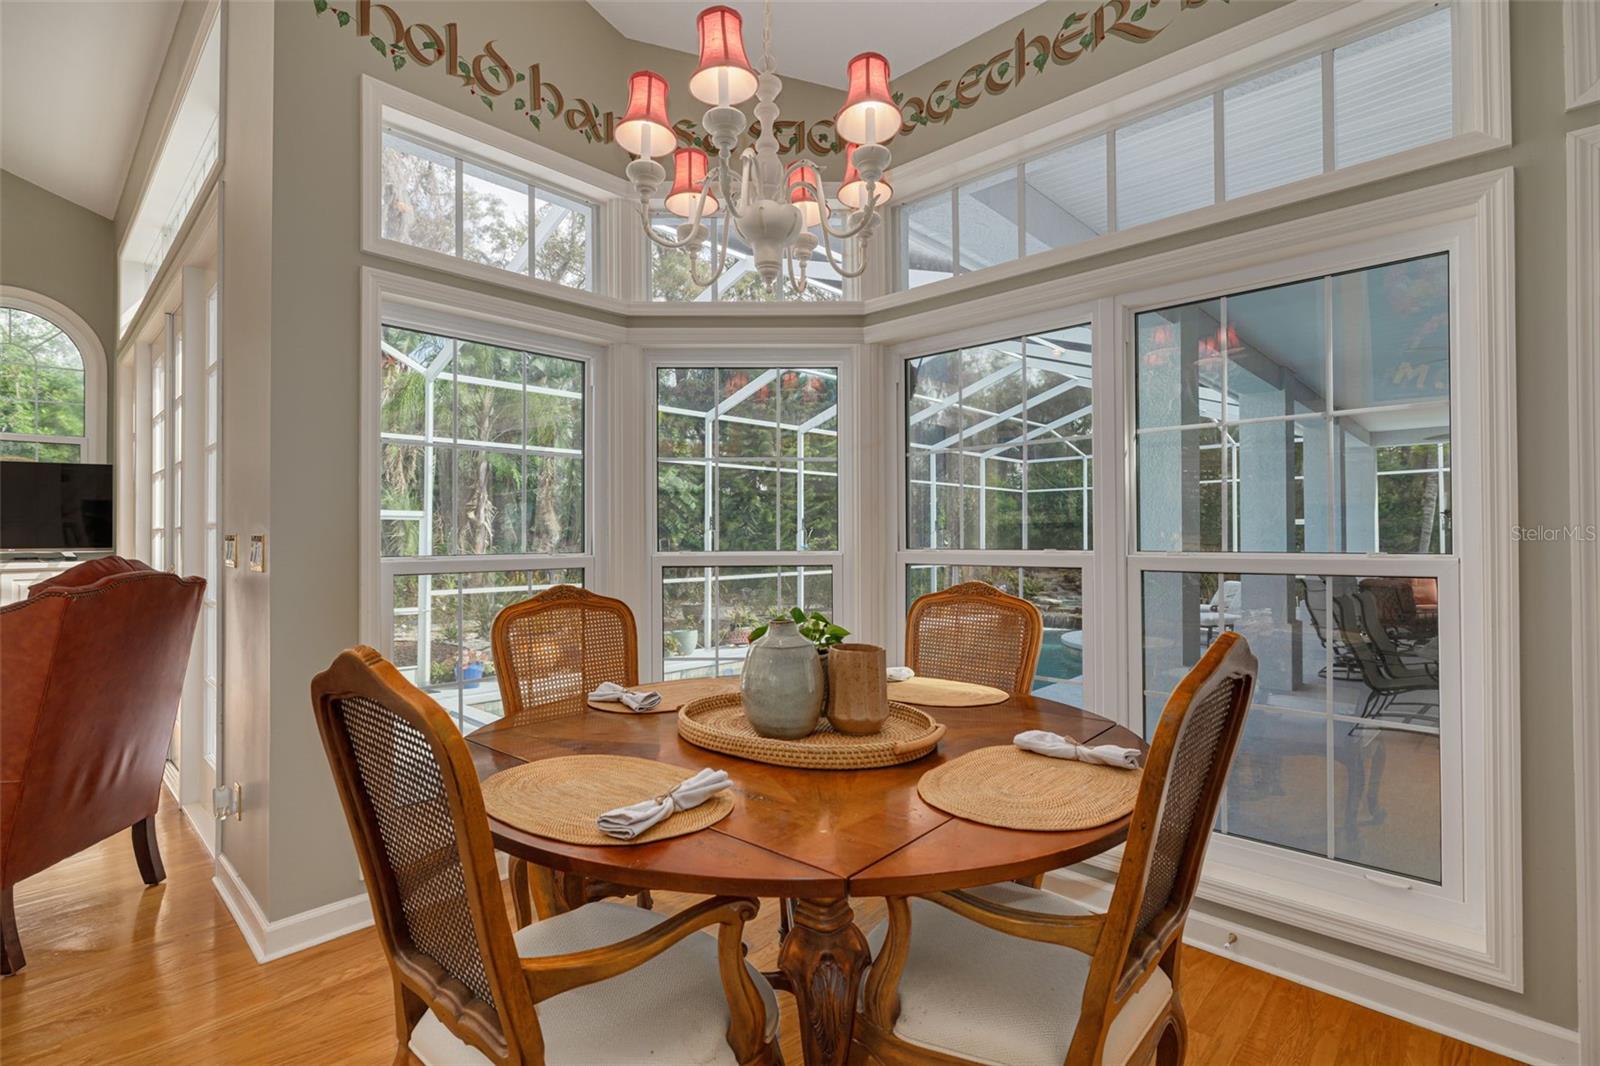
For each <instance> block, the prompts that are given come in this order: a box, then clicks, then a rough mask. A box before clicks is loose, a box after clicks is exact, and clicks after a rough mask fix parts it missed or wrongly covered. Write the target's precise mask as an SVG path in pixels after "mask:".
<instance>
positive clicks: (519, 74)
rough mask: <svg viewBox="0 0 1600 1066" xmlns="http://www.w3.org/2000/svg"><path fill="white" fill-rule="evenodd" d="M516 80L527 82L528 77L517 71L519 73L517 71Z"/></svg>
mask: <svg viewBox="0 0 1600 1066" xmlns="http://www.w3.org/2000/svg"><path fill="white" fill-rule="evenodd" d="M517 80H518V81H527V80H528V76H527V75H526V74H524V73H522V71H520V70H519V71H517Z"/></svg>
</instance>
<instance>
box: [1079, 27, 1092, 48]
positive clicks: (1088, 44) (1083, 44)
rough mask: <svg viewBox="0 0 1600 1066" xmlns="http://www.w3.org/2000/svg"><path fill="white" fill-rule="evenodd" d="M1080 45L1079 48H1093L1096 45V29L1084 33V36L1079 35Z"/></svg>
mask: <svg viewBox="0 0 1600 1066" xmlns="http://www.w3.org/2000/svg"><path fill="white" fill-rule="evenodd" d="M1078 47H1079V48H1093V47H1094V31H1092V30H1091V31H1090V32H1088V33H1086V34H1084V35H1083V36H1082V37H1079V38H1078Z"/></svg>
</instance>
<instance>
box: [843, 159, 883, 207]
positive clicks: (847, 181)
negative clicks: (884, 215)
mask: <svg viewBox="0 0 1600 1066" xmlns="http://www.w3.org/2000/svg"><path fill="white" fill-rule="evenodd" d="M859 147H860V145H856V144H847V145H845V146H844V181H843V182H841V183H840V184H839V202H840V203H841V204H844V205H845V206H846V207H848V208H850V209H851V210H859V209H860V208H861V207H863V206H864V205H865V204H866V202H867V183H866V181H865V180H864V179H863V178H862V177H861V172H860V171H859V170H857V169H856V158H855V157H856V149H857V148H859ZM872 195H873V199H874V200H875V201H876V202H877V206H879V207H882V206H883V205H884V204H886V203H888V202H889V198H890V197H892V196H893V195H894V190H893V189H892V188H890V187H889V177H888V175H887V174H886V175H884V176H883V177H881V178H879V179H878V184H877V185H876V186H875V187H874V188H873V190H872Z"/></svg>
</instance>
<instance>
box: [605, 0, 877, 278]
mask: <svg viewBox="0 0 1600 1066" xmlns="http://www.w3.org/2000/svg"><path fill="white" fill-rule="evenodd" d="M698 24H699V28H700V66H699V68H698V69H697V70H696V71H695V72H694V74H693V75H692V76H691V77H690V78H689V92H690V93H692V94H693V95H694V97H695V98H696V99H698V100H700V101H702V102H704V103H707V104H709V105H711V107H710V110H708V111H707V112H706V113H705V117H704V118H703V119H702V120H701V124H702V126H703V127H704V129H705V130H706V132H707V133H708V134H709V135H710V138H711V145H712V147H713V149H714V150H715V153H716V155H715V161H714V162H713V160H712V159H711V158H710V157H708V156H707V155H706V153H705V152H703V151H701V150H700V149H699V148H680V147H678V146H677V134H676V132H675V131H674V130H673V128H672V124H671V121H670V120H669V119H668V118H667V81H666V79H665V78H663V77H662V76H661V75H659V74H656V73H654V72H653V71H648V70H641V71H639V72H638V73H636V74H634V75H633V76H632V77H630V78H629V79H628V112H627V114H626V115H624V116H623V119H622V122H621V123H620V124H619V125H618V126H617V129H616V141H617V143H618V144H619V145H621V146H622V147H623V148H624V149H625V150H626V151H628V152H629V153H630V154H632V155H634V156H636V157H637V158H635V159H634V160H633V161H632V162H631V163H629V164H628V168H627V175H628V180H629V181H630V182H632V184H633V187H634V189H635V191H637V192H638V194H639V201H640V208H641V215H642V221H643V223H644V232H645V235H646V236H647V237H649V238H650V240H652V241H654V242H655V243H656V244H658V245H660V246H661V247H663V248H670V249H684V250H685V251H687V252H688V253H689V264H690V275H691V277H692V278H693V280H694V283H695V284H696V285H700V286H705V285H709V284H711V282H712V281H714V280H715V279H716V278H717V277H718V276H719V275H720V274H721V273H722V271H723V269H724V267H725V266H726V265H727V258H728V239H729V236H730V233H731V231H732V230H733V229H734V228H737V229H738V231H739V235H740V236H741V237H742V238H744V240H745V242H746V243H748V244H749V246H750V248H751V250H752V251H753V252H754V258H755V268H756V272H757V273H759V274H760V275H761V278H762V280H763V281H765V282H766V283H767V285H768V286H769V287H770V286H773V285H775V284H776V283H777V282H778V280H779V278H780V275H783V276H787V277H788V279H789V284H790V285H791V286H793V287H794V289H795V291H796V292H800V291H802V290H804V289H805V286H806V266H807V264H808V263H810V261H811V256H812V253H813V252H815V251H816V248H817V243H818V235H817V232H813V231H814V230H815V231H818V232H820V234H821V241H822V245H823V250H824V252H825V253H826V255H827V257H828V262H829V263H830V264H831V265H832V266H833V268H834V269H835V270H837V271H838V272H839V275H840V276H841V277H848V278H853V277H859V276H860V275H861V273H862V271H863V270H864V269H865V267H866V254H865V251H866V242H867V241H868V240H869V239H870V238H871V236H872V231H873V228H874V225H875V224H876V222H877V220H878V219H879V218H880V217H881V212H880V210H879V209H880V208H881V207H882V206H883V205H884V204H885V203H887V202H888V201H889V196H890V194H891V190H890V188H889V183H888V181H887V180H886V179H885V177H884V171H885V170H886V169H887V168H888V166H889V149H888V148H887V147H885V145H884V142H885V141H887V140H889V139H890V138H891V137H893V136H894V135H895V133H896V132H898V131H899V128H900V109H899V108H898V107H896V106H895V103H894V100H893V98H892V97H891V96H890V95H889V61H888V60H887V59H885V58H884V57H883V56H881V55H879V54H878V53H876V52H863V53H862V54H861V55H858V56H856V57H855V58H854V59H852V60H850V62H849V64H848V66H847V68H846V69H847V71H848V74H849V90H848V95H847V96H846V98H845V103H844V108H843V110H841V111H840V112H839V114H838V115H837V116H836V117H835V118H834V132H835V133H836V134H837V135H838V136H839V137H840V138H841V139H843V140H844V141H845V144H846V148H845V151H846V155H845V175H844V181H843V183H842V184H841V185H840V186H839V192H838V200H839V204H840V205H842V208H843V210H844V211H845V212H847V213H848V217H847V218H846V219H845V222H844V226H843V228H841V229H835V228H834V227H833V225H832V224H831V221H830V215H832V213H833V210H832V208H831V207H830V206H829V204H828V198H827V194H826V193H825V192H823V189H822V178H821V172H820V169H819V168H818V166H817V164H816V163H815V162H813V161H811V160H810V159H804V158H801V159H797V160H795V161H794V162H792V163H790V164H789V165H788V166H787V167H785V166H784V164H783V162H782V161H781V160H780V159H779V158H778V139H777V137H776V136H774V134H773V130H774V127H775V124H776V122H777V119H778V104H777V99H778V93H779V92H780V91H781V90H782V88H783V82H782V81H781V80H780V79H779V78H778V76H777V75H776V74H775V73H773V61H772V3H771V0H768V3H767V7H766V26H765V34H764V38H763V50H762V51H763V54H762V60H761V73H760V74H759V75H758V74H757V73H756V72H755V71H754V70H753V69H751V67H750V61H749V60H748V59H747V58H746V57H745V51H744V34H743V26H742V22H741V20H740V17H739V13H738V12H737V11H735V10H733V9H732V8H730V7H722V6H718V7H708V8H706V9H705V10H704V11H702V12H700V17H699V20H698ZM751 96H754V97H755V98H756V106H755V117H756V121H757V122H759V123H760V124H761V132H760V135H759V136H758V137H756V138H755V140H754V142H753V143H752V144H750V145H747V146H746V147H745V148H744V150H743V151H738V148H739V141H740V134H741V133H742V132H743V131H744V130H747V129H749V127H750V122H749V120H748V119H747V118H746V117H745V114H744V112H743V111H741V110H740V109H739V107H738V105H739V104H742V103H744V102H745V101H746V100H748V99H750V97H751ZM669 152H670V153H671V154H672V162H673V168H674V172H675V173H674V175H673V183H672V188H671V190H670V191H669V192H668V193H667V196H666V208H667V210H668V211H671V212H672V213H673V214H675V215H678V216H679V217H681V218H683V219H685V221H684V222H683V223H682V224H681V225H679V226H678V232H677V237H676V239H669V238H666V237H663V236H661V235H660V234H658V233H656V232H655V231H654V230H653V229H652V227H651V225H650V201H651V199H652V198H653V197H654V196H655V194H656V191H657V190H658V189H659V188H660V187H661V184H662V183H663V182H664V181H665V180H666V171H665V169H664V168H663V167H662V166H661V164H660V163H658V162H656V160H655V157H656V156H663V155H666V154H668V153H669ZM736 165H737V173H735V167H736ZM719 213H721V214H724V215H725V217H726V218H727V219H728V220H729V221H731V223H732V224H731V225H728V224H724V225H723V226H722V227H721V229H722V234H721V241H720V242H717V241H713V242H712V260H711V262H710V263H709V264H706V263H704V261H703V260H702V257H701V256H700V249H701V247H702V246H703V245H704V244H705V242H706V237H707V234H708V233H709V230H708V228H707V227H706V225H705V220H706V219H708V218H711V217H713V216H715V215H717V214H719ZM835 241H837V242H839V245H840V252H841V253H844V252H845V251H846V250H847V249H848V247H849V246H850V244H851V243H854V245H855V250H856V254H855V255H854V256H853V257H850V256H844V255H841V256H836V255H835V254H834V242H835ZM852 258H853V262H850V261H849V260H851V259H852ZM702 266H705V267H707V268H708V269H709V276H707V277H705V278H702V277H701V276H700V271H701V268H702Z"/></svg>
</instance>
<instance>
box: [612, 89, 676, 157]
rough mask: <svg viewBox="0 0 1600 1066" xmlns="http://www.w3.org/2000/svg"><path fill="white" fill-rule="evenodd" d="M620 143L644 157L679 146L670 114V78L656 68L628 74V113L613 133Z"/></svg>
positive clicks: (624, 149)
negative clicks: (663, 75) (668, 97)
mask: <svg viewBox="0 0 1600 1066" xmlns="http://www.w3.org/2000/svg"><path fill="white" fill-rule="evenodd" d="M614 136H615V138H616V141H617V145H618V146H619V147H620V148H622V150H623V151H625V152H629V153H631V154H633V155H636V156H638V157H640V158H641V159H649V158H652V157H654V156H658V155H667V154H668V153H670V152H671V151H672V150H673V149H674V148H675V147H677V141H678V138H677V135H676V134H674V133H673V132H672V122H671V120H669V119H668V118H667V79H666V78H663V77H662V76H661V75H659V74H657V73H656V72H655V71H653V70H640V71H636V72H635V73H633V74H632V75H630V76H629V77H628V113H627V114H625V115H623V116H622V122H621V123H620V124H618V126H617V130H616V133H615V134H614Z"/></svg>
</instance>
